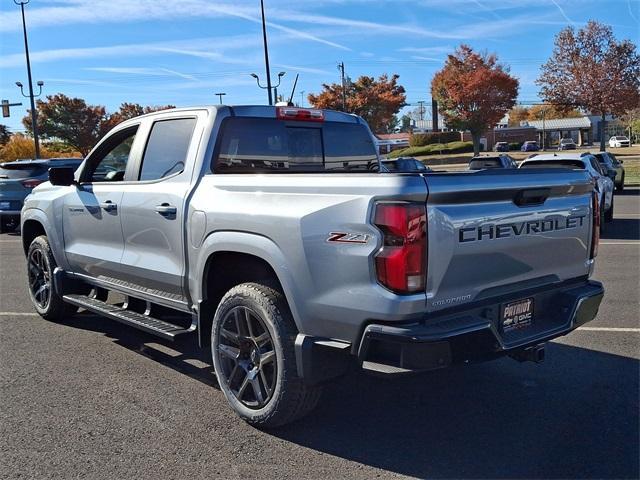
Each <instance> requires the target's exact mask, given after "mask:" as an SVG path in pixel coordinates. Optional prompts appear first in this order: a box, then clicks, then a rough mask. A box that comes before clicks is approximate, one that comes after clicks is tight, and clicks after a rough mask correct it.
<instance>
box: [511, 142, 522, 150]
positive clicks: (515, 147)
mask: <svg viewBox="0 0 640 480" xmlns="http://www.w3.org/2000/svg"><path fill="white" fill-rule="evenodd" d="M521 147H522V142H510V143H509V150H520V148H521Z"/></svg>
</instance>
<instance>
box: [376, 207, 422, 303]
mask: <svg viewBox="0 0 640 480" xmlns="http://www.w3.org/2000/svg"><path fill="white" fill-rule="evenodd" d="M374 224H375V225H376V227H378V228H379V229H380V231H381V232H382V235H383V237H382V248H381V249H380V251H378V253H377V254H376V256H375V261H376V275H377V278H378V282H380V284H382V285H384V286H385V287H387V288H388V289H389V290H392V291H394V292H396V293H415V292H420V291H424V288H425V282H426V277H427V212H426V210H425V206H424V205H423V204H416V203H379V204H377V205H376V209H375V214H374Z"/></svg>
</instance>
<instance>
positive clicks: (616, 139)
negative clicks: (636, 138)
mask: <svg viewBox="0 0 640 480" xmlns="http://www.w3.org/2000/svg"><path fill="white" fill-rule="evenodd" d="M609 146H610V147H611V148H621V147H630V146H631V141H630V140H629V138H628V137H625V136H624V135H616V136H613V137H611V138H610V139H609Z"/></svg>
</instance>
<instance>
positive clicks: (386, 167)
mask: <svg viewBox="0 0 640 480" xmlns="http://www.w3.org/2000/svg"><path fill="white" fill-rule="evenodd" d="M382 167H383V168H382V172H398V173H410V172H430V171H431V169H430V168H429V167H427V166H426V165H425V164H424V163H422V162H421V161H420V160H418V159H417V158H413V157H398V158H385V159H383V160H382Z"/></svg>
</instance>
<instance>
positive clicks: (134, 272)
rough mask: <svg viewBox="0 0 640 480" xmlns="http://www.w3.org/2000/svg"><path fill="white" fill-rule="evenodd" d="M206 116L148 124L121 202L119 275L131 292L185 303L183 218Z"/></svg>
mask: <svg viewBox="0 0 640 480" xmlns="http://www.w3.org/2000/svg"><path fill="white" fill-rule="evenodd" d="M205 118H206V112H204V111H202V112H192V113H189V114H188V115H185V114H184V113H182V114H180V113H178V112H176V113H167V114H163V115H160V116H154V117H151V118H150V119H147V122H148V123H149V125H148V126H147V128H148V130H149V135H148V138H147V139H146V142H145V146H144V151H143V153H142V156H141V158H140V161H139V163H138V165H137V166H136V169H135V181H134V182H132V183H130V184H128V185H127V186H126V188H125V191H124V195H123V198H122V232H123V235H124V249H123V255H122V259H121V267H120V269H121V275H122V276H123V278H125V279H126V281H127V282H128V283H129V284H130V286H131V287H133V288H136V289H139V290H142V291H144V292H145V293H147V294H150V295H155V296H158V297H161V298H165V299H168V300H170V301H178V302H185V301H186V295H185V285H184V281H183V278H184V274H185V254H184V238H185V231H184V228H185V223H186V219H185V213H186V205H187V195H188V192H189V191H190V189H191V185H192V174H193V168H194V162H195V157H196V153H197V150H198V146H199V142H200V139H201V138H202V132H203V128H204V123H205Z"/></svg>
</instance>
